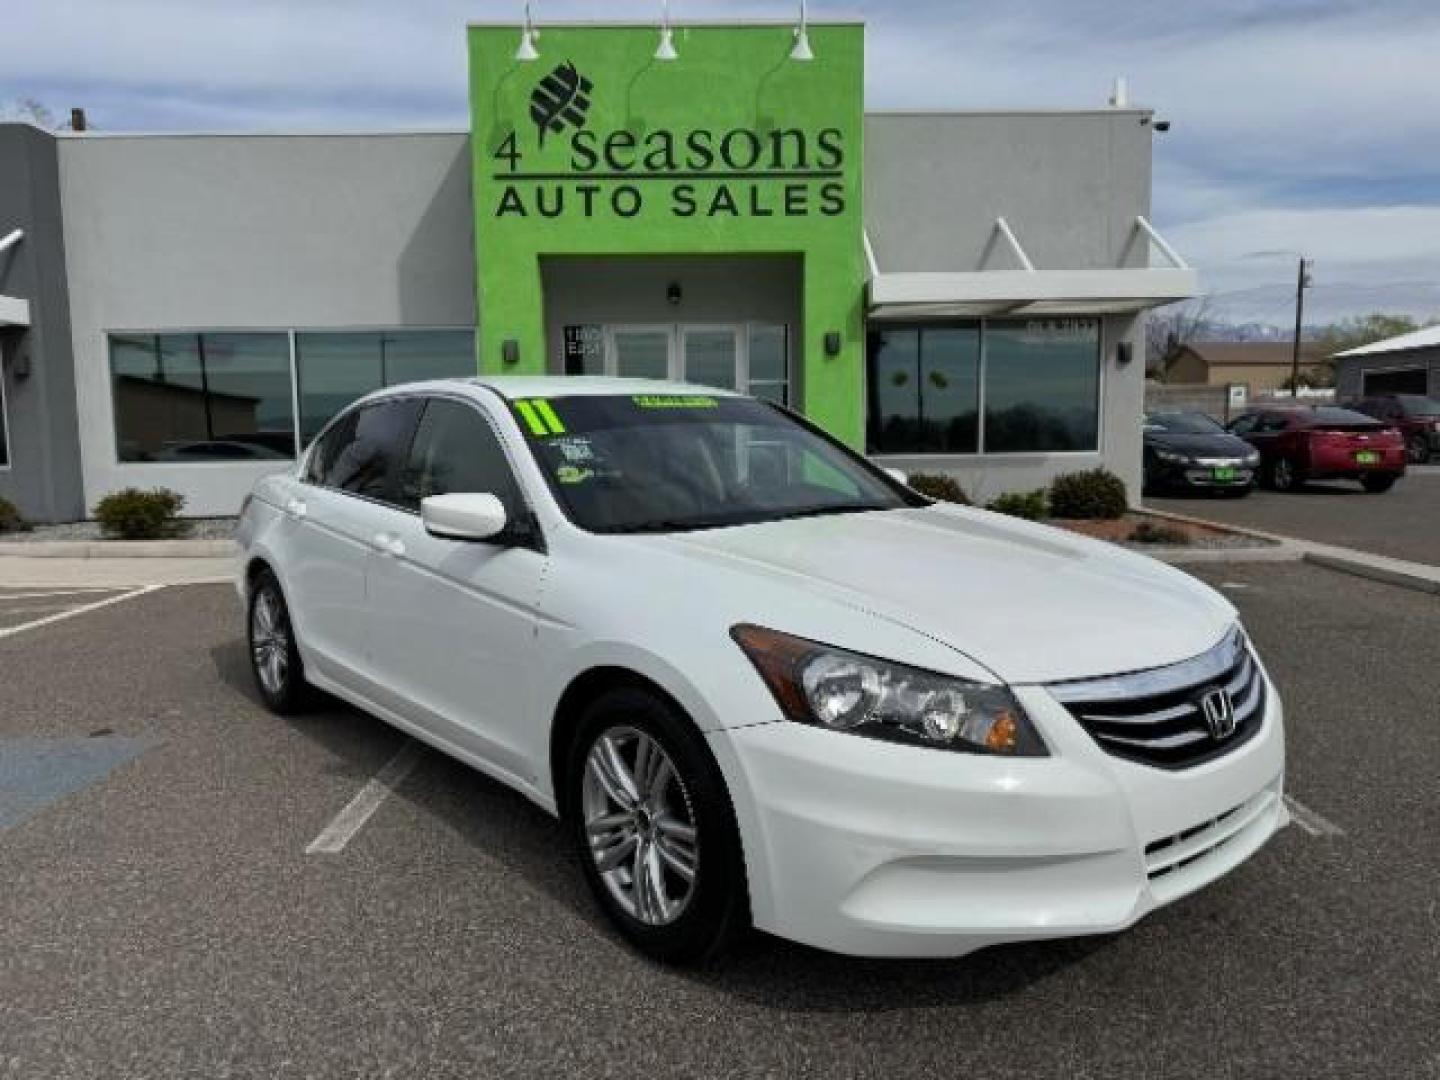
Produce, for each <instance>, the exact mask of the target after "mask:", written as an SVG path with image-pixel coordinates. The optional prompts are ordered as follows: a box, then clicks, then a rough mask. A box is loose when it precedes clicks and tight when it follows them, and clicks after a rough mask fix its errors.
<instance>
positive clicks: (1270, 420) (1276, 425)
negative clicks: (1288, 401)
mask: <svg viewBox="0 0 1440 1080" xmlns="http://www.w3.org/2000/svg"><path fill="white" fill-rule="evenodd" d="M1289 426H1290V417H1289V416H1288V415H1287V414H1285V413H1263V414H1261V416H1260V422H1259V423H1258V424H1256V425H1255V430H1256V431H1284V430H1285V429H1286V428H1287V427H1289Z"/></svg>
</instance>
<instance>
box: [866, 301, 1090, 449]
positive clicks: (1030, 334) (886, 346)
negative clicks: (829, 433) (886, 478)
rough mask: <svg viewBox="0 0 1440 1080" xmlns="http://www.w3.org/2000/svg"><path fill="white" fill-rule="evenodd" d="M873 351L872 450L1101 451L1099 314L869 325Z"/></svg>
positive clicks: (870, 368)
mask: <svg viewBox="0 0 1440 1080" xmlns="http://www.w3.org/2000/svg"><path fill="white" fill-rule="evenodd" d="M867 353H868V356H867V378H868V390H869V395H868V400H869V421H868V432H867V448H868V450H869V451H870V452H871V453H875V454H975V453H981V454H1021V453H1064V452H1093V451H1096V450H1098V449H1099V431H1100V323H1099V321H1098V320H1096V319H1025V320H1015V321H1008V320H1007V321H999V320H996V321H986V322H984V323H979V324H970V325H955V326H910V325H907V326H883V325H881V326H873V327H871V329H870V332H869V335H868V349H867ZM982 402H983V405H982ZM982 408H983V413H984V415H983V417H982V416H981V411H982Z"/></svg>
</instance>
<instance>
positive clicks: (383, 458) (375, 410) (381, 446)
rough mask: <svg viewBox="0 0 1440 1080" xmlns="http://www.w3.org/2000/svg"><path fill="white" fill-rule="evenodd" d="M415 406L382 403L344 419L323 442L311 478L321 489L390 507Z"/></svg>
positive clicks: (411, 402) (416, 410) (417, 408)
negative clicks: (348, 493) (348, 494)
mask: <svg viewBox="0 0 1440 1080" xmlns="http://www.w3.org/2000/svg"><path fill="white" fill-rule="evenodd" d="M419 413H420V403H419V402H418V401H414V400H404V401H385V402H379V403H377V404H374V405H366V406H364V407H362V408H360V409H358V410H356V411H355V413H353V414H352V415H351V416H347V417H346V418H345V419H344V420H342V421H341V422H340V424H338V425H337V426H336V427H335V428H334V429H332V431H331V432H330V433H329V434H328V435H327V436H326V438H325V442H324V444H323V445H322V446H321V447H320V451H319V452H318V453H317V454H316V457H315V467H314V468H313V469H312V470H311V476H312V477H313V478H315V479H316V482H317V483H320V484H323V485H324V486H325V487H332V488H338V489H340V490H341V491H349V492H353V493H354V494H356V495H363V496H365V497H366V498H367V499H377V500H379V501H381V502H394V501H395V497H396V496H395V492H396V485H397V481H398V479H399V473H400V463H401V461H403V460H404V457H405V454H406V452H407V451H408V449H409V446H410V436H411V434H412V433H413V432H414V430H415V420H416V417H417V416H418V415H419Z"/></svg>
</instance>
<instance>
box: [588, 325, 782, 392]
mask: <svg viewBox="0 0 1440 1080" xmlns="http://www.w3.org/2000/svg"><path fill="white" fill-rule="evenodd" d="M789 339H790V332H789V327H787V326H786V325H785V324H783V323H648V324H640V325H630V326H623V325H612V326H606V327H605V333H604V340H605V364H604V371H605V374H606V375H619V376H622V377H625V378H632V379H675V380H680V381H683V382H692V383H699V384H700V385H702V386H715V387H719V388H722V389H725V390H740V391H741V392H743V393H749V394H754V395H755V396H757V397H762V398H769V399H770V400H771V401H776V402H779V403H780V404H782V405H783V404H786V403H787V402H788V401H789V399H790V347H789V346H790V340H789Z"/></svg>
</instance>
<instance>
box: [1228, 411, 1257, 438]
mask: <svg viewBox="0 0 1440 1080" xmlns="http://www.w3.org/2000/svg"><path fill="white" fill-rule="evenodd" d="M1259 419H1260V417H1259V416H1258V415H1256V414H1255V413H1246V414H1245V415H1244V416H1237V417H1236V418H1235V419H1234V420H1231V421H1230V430H1231V431H1232V432H1233V433H1234V434H1236V435H1246V434H1248V433H1249V432H1251V431H1254V430H1255V424H1256V422H1257V421H1258V420H1259Z"/></svg>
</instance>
